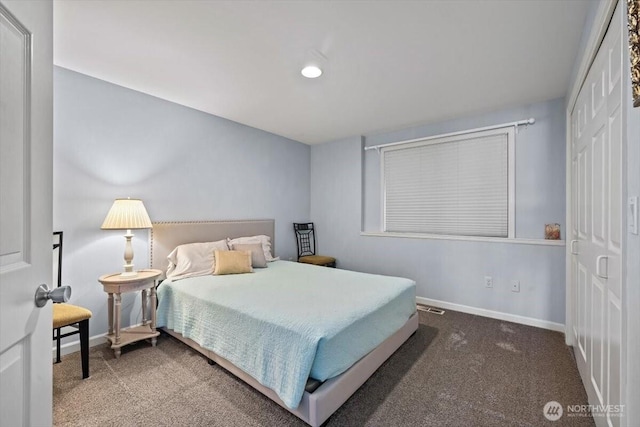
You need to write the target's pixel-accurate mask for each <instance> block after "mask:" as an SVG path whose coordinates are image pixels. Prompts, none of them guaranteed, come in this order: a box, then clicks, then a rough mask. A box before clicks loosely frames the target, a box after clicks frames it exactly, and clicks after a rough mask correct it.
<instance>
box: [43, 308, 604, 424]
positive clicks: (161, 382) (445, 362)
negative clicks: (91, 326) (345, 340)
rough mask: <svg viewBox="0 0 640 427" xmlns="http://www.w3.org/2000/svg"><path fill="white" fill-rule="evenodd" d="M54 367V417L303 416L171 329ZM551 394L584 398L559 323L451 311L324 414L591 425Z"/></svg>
mask: <svg viewBox="0 0 640 427" xmlns="http://www.w3.org/2000/svg"><path fill="white" fill-rule="evenodd" d="M90 366H91V377H90V378H88V379H86V380H82V379H81V369H80V354H79V353H74V354H72V355H69V356H67V357H64V358H63V360H62V363H60V364H55V365H54V368H53V384H54V387H53V406H54V412H53V419H54V425H56V426H83V427H87V426H174V427H175V426H225V427H226V426H243V427H244V426H304V425H306V424H304V423H303V422H302V421H300V420H299V419H298V418H296V417H295V416H293V415H291V414H289V413H288V412H287V411H285V410H284V409H282V408H280V407H279V406H278V405H276V404H275V403H273V402H272V401H270V400H268V399H267V398H265V397H263V396H262V394H260V393H258V392H256V391H255V390H254V389H252V388H251V387H250V386H248V385H246V384H245V383H243V382H242V381H240V380H238V379H236V378H235V377H234V376H233V375H231V374H229V373H227V372H226V371H225V370H224V369H222V368H220V367H219V366H217V365H216V366H209V364H208V363H207V361H206V359H205V358H204V357H202V356H201V355H200V354H199V353H197V352H195V351H193V350H191V349H190V348H188V347H187V346H185V345H184V344H182V343H180V342H178V341H177V340H175V339H173V338H171V337H168V336H166V335H163V336H161V337H160V338H159V340H158V346H157V347H156V348H152V347H151V346H150V345H149V344H147V343H144V342H143V343H137V344H133V345H131V346H127V347H125V348H123V352H122V356H121V358H120V359H118V360H116V359H114V358H113V353H112V351H111V350H110V349H109V348H107V346H106V345H101V346H98V347H94V348H93V349H91V355H90ZM550 400H555V401H558V402H560V403H561V404H562V405H563V406H565V407H566V405H575V404H587V397H586V393H585V391H584V388H583V386H582V383H581V380H580V377H579V375H578V370H577V367H576V364H575V361H574V359H573V355H572V352H571V350H570V349H569V348H568V347H566V346H565V345H564V337H563V336H562V334H560V333H557V332H551V331H546V330H542V329H537V328H533V327H529V326H523V325H518V324H514V323H509V322H503V321H499V320H494V319H488V318H484V317H478V316H473V315H468V314H463V313H457V312H453V311H447V312H446V314H445V315H444V316H439V315H436V314H431V313H424V312H421V313H420V327H419V329H418V331H417V333H416V334H415V335H414V336H413V337H411V338H410V339H409V340H408V341H407V342H406V343H405V344H404V345H403V346H402V347H401V348H400V349H399V350H398V351H397V352H396V353H395V354H394V355H393V356H392V357H391V358H390V359H389V360H388V361H387V362H386V363H385V364H384V365H383V366H382V367H381V368H380V369H379V370H378V371H377V372H376V373H375V374H374V375H373V376H372V377H371V378H370V379H369V380H368V381H367V382H366V383H365V384H364V385H363V386H362V387H361V388H360V389H359V390H358V391H357V392H356V393H355V394H354V395H353V396H352V397H351V398H350V399H349V400H348V401H347V402H346V403H345V404H344V405H343V406H342V407H341V408H340V409H339V410H338V411H337V412H336V413H335V414H334V415H333V416H332V417H331V418H330V419H329V420H328V422H327V423H326V426H327V427H334V426H473V425H475V426H539V425H545V424H548V425H555V426H560V425H562V426H565V425H568V426H592V425H594V423H593V420H592V419H591V418H570V417H566V416H565V417H563V418H562V419H560V420H559V421H556V422H553V423H552V422H550V421H547V420H546V419H545V418H544V416H543V413H542V408H543V406H544V404H545V403H546V402H548V401H550Z"/></svg>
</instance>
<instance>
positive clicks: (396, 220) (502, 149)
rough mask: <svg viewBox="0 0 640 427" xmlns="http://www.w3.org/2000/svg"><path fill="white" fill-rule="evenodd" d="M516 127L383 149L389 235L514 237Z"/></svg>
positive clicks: (384, 188)
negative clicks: (421, 234)
mask: <svg viewBox="0 0 640 427" xmlns="http://www.w3.org/2000/svg"><path fill="white" fill-rule="evenodd" d="M514 159H515V156H514V128H513V127H509V128H502V129H494V130H489V131H482V132H472V133H465V134H456V135H453V136H448V137H447V136H444V137H436V138H425V139H422V140H416V141H411V142H407V143H406V144H394V145H392V146H388V147H384V148H382V149H381V167H382V171H381V173H382V185H383V223H384V231H385V232H396V233H427V234H445V235H457V236H486V237H505V238H513V237H515V236H514V229H515V228H514V184H515V175H514V167H513V166H514V163H515V161H514Z"/></svg>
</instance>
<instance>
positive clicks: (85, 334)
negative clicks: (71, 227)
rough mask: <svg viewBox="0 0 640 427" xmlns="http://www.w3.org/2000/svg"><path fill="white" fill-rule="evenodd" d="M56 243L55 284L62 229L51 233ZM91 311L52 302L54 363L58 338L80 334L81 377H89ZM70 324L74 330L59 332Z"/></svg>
mask: <svg viewBox="0 0 640 427" xmlns="http://www.w3.org/2000/svg"><path fill="white" fill-rule="evenodd" d="M53 235H54V238H55V237H57V239H58V243H54V244H53V250H54V251H55V250H56V249H57V250H58V271H57V274H58V277H57V286H58V287H60V286H61V285H62V231H56V232H54V233H53ZM90 318H91V311H89V310H87V309H86V308H83V307H79V306H77V305H72V304H67V303H56V304H53V339H54V340H55V341H56V363H60V340H61V339H62V338H65V337H68V336H71V335H75V334H80V356H81V359H82V379H85V378H89V319H90ZM67 326H70V327H72V328H75V329H76V330H74V331H71V332H67V333H64V334H63V333H61V332H62V328H64V327H67Z"/></svg>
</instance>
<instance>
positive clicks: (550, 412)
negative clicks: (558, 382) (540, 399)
mask: <svg viewBox="0 0 640 427" xmlns="http://www.w3.org/2000/svg"><path fill="white" fill-rule="evenodd" d="M563 412H564V411H563V410H562V405H561V404H560V403H558V402H556V401H555V400H551V401H549V402H547V404H546V405H544V408H543V409H542V413H543V414H544V417H545V418H546V419H548V420H549V421H558V420H559V419H560V418H562V414H563Z"/></svg>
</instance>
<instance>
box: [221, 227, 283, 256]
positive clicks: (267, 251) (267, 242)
mask: <svg viewBox="0 0 640 427" xmlns="http://www.w3.org/2000/svg"><path fill="white" fill-rule="evenodd" d="M248 243H249V244H250V243H260V244H261V245H262V250H263V251H264V258H265V259H266V260H267V262H271V261H277V260H279V259H280V258H278V257H276V258H274V257H273V256H271V238H270V237H269V236H265V235H263V234H260V235H258V236H248V237H238V238H236V239H227V244H228V245H229V247H233V245H237V244H248Z"/></svg>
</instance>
